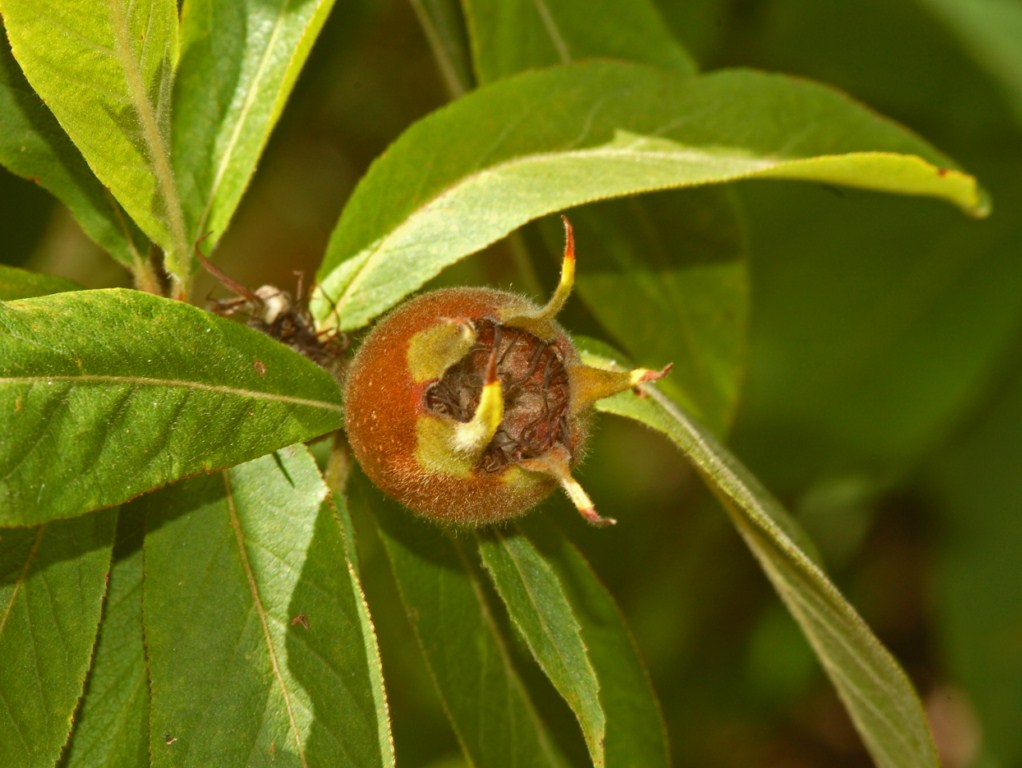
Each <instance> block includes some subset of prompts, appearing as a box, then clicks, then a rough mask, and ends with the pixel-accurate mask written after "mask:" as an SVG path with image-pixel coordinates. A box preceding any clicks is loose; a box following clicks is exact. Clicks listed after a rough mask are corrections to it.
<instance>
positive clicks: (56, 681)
mask: <svg viewBox="0 0 1022 768" xmlns="http://www.w3.org/2000/svg"><path fill="white" fill-rule="evenodd" d="M116 518H117V516H116V514H115V513H114V512H102V513H100V514H97V515H89V516H88V517H83V518H80V519H78V520H68V521H62V522H56V523H50V524H48V525H41V526H39V527H37V528H26V529H17V530H15V529H8V530H0V659H2V663H0V765H4V766H8V765H9V766H15V765H17V766H25V767H26V768H35V767H36V766H40V767H42V766H52V765H53V764H54V763H55V762H56V760H57V758H58V757H59V755H60V751H61V748H62V747H63V746H64V743H65V742H66V741H67V737H68V733H69V732H70V730H71V720H72V717H73V715H74V711H75V707H76V706H77V703H78V699H79V697H80V696H81V695H82V686H83V685H84V683H85V675H86V672H87V671H88V669H89V663H90V660H91V658H92V647H93V644H94V642H95V640H96V630H97V627H98V626H99V618H100V609H101V607H102V604H103V595H104V594H105V593H106V574H107V570H108V568H109V567H110V549H111V546H112V544H113V538H114V523H115V521H116Z"/></svg>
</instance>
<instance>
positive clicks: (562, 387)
mask: <svg viewBox="0 0 1022 768" xmlns="http://www.w3.org/2000/svg"><path fill="white" fill-rule="evenodd" d="M564 225H565V234H566V241H565V249H564V261H563V266H562V269H561V280H560V284H559V285H558V287H557V290H556V291H555V293H554V296H553V298H551V300H550V302H549V303H548V304H547V305H546V306H544V307H538V306H536V305H535V304H533V303H532V302H530V301H529V300H527V299H525V298H523V297H521V296H518V295H516V294H513V293H508V292H505V291H499V290H493V289H488V288H447V289H442V290H438V291H433V292H431V293H426V294H424V295H422V296H419V297H417V298H415V299H412V300H410V301H408V302H407V303H405V304H403V305H402V306H400V307H399V308H398V309H396V310H394V311H393V312H392V313H391V314H389V315H388V316H387V317H385V318H384V319H383V320H381V321H380V322H379V323H378V324H377V325H376V327H375V328H374V329H373V330H372V331H371V332H370V333H369V335H368V336H367V337H366V339H365V341H364V342H363V343H362V346H361V347H360V348H359V350H358V352H357V353H356V355H355V358H354V360H353V361H352V363H351V368H350V370H349V373H348V377H347V381H346V384H345V410H346V429H347V433H348V438H349V440H350V443H351V448H352V451H353V453H354V455H355V458H356V459H357V460H358V463H359V464H360V465H361V467H362V469H363V470H364V471H365V473H366V475H368V476H369V479H370V480H372V481H373V482H374V483H375V484H376V485H377V486H378V487H379V488H380V489H381V490H383V492H384V493H386V494H387V495H388V496H390V497H392V498H394V499H396V500H397V501H399V502H401V503H402V504H404V505H405V506H406V507H408V508H409V509H411V510H413V511H415V512H417V513H419V514H421V515H424V516H425V517H428V518H430V519H432V520H435V521H437V522H441V523H451V524H462V525H482V524H487V523H495V522H499V521H502V520H507V519H509V518H512V517H516V516H518V515H521V514H523V513H524V512H526V511H527V510H529V509H531V508H532V507H533V506H535V505H536V504H537V503H539V502H540V501H542V500H543V499H544V498H546V497H547V496H548V495H549V494H550V493H551V492H552V491H553V490H554V489H556V488H557V487H558V486H560V487H561V488H563V489H564V490H565V491H566V492H567V494H568V496H569V497H570V499H571V500H572V502H574V504H575V506H576V507H577V508H578V510H579V512H581V513H582V515H583V517H585V519H586V520H588V521H589V522H590V523H593V524H594V525H608V524H612V523H614V520H612V519H609V518H603V517H600V516H599V515H598V514H597V513H596V510H595V509H594V507H593V503H592V501H591V500H590V499H589V496H588V495H587V494H586V492H585V491H584V490H583V489H582V486H581V485H579V484H578V482H577V481H575V479H574V478H573V477H572V476H571V468H572V467H573V466H574V465H576V464H577V463H578V462H579V460H580V459H581V457H582V453H583V450H584V448H585V443H586V438H587V436H588V433H589V420H590V417H591V412H592V407H591V406H592V404H593V403H594V402H595V401H596V400H598V399H600V398H603V397H607V396H609V395H612V394H615V393H617V392H622V391H625V390H627V389H632V388H638V387H639V385H640V384H642V383H643V382H649V381H656V380H658V379H660V378H662V377H663V376H665V375H666V374H667V372H668V370H669V369H670V366H668V367H666V368H664V369H663V370H662V371H651V370H648V369H645V368H640V369H638V370H634V371H620V370H606V369H603V368H593V367H590V366H586V365H583V364H582V362H581V360H580V358H579V354H578V350H577V349H576V348H575V345H574V344H573V343H572V341H571V339H570V338H569V337H568V335H567V333H565V331H564V329H563V328H562V327H561V326H560V325H559V324H558V323H557V322H556V321H555V320H554V317H555V316H556V314H557V313H558V311H559V310H560V309H561V307H562V306H563V305H564V303H565V301H567V299H568V296H569V294H570V293H571V288H572V284H573V282H574V273H575V246H574V237H573V234H572V229H571V224H570V223H569V222H568V220H567V218H564Z"/></svg>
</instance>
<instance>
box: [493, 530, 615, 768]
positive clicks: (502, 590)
mask: <svg viewBox="0 0 1022 768" xmlns="http://www.w3.org/2000/svg"><path fill="white" fill-rule="evenodd" d="M478 542H479V554H480V555H481V556H482V560H483V565H485V566H486V570H487V571H489V574H490V576H491V577H492V579H493V583H494V585H495V586H496V587H497V592H498V593H499V594H500V597H501V599H502V600H503V601H504V604H505V605H506V606H507V609H508V612H509V613H510V615H511V620H512V621H513V622H514V624H515V626H516V627H517V628H518V630H519V631H520V632H521V633H522V636H523V637H524V638H525V642H526V643H527V644H528V646H529V650H530V651H532V655H533V656H534V657H535V658H536V661H537V662H538V663H539V666H540V667H541V668H542V669H543V672H544V673H545V674H546V676H547V677H548V678H549V679H550V682H551V683H553V685H554V688H556V689H557V692H558V693H560V694H561V696H562V697H563V698H564V700H565V701H566V702H567V703H568V706H570V707H571V710H572V712H574V713H575V717H577V718H578V722H579V725H580V726H582V734H583V736H585V740H586V746H587V747H588V748H589V756H590V758H592V761H593V765H594V766H603V765H604V764H605V762H606V761H605V756H604V741H605V731H606V726H607V718H606V716H605V714H604V712H603V708H602V707H601V705H600V683H599V681H598V680H597V677H596V671H595V670H594V669H593V666H592V664H590V663H589V656H588V653H587V651H586V647H585V643H584V642H583V640H582V629H581V627H580V626H579V623H578V620H577V619H576V618H575V615H574V612H573V611H572V607H571V604H570V603H569V602H568V598H567V596H566V595H565V593H564V589H563V587H562V586H561V583H560V582H559V581H558V579H557V575H556V574H555V573H554V570H553V568H552V567H551V566H550V565H549V564H548V563H546V562H545V561H544V560H543V558H542V557H541V556H540V555H539V553H538V552H537V551H536V549H535V548H534V547H533V546H532V545H531V544H530V543H529V541H528V539H526V538H525V537H524V536H521V535H518V536H514V535H511V536H508V535H506V534H505V533H503V532H502V531H492V532H489V533H488V534H487V535H482V536H479V537H478Z"/></svg>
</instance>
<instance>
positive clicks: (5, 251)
mask: <svg viewBox="0 0 1022 768" xmlns="http://www.w3.org/2000/svg"><path fill="white" fill-rule="evenodd" d="M659 6H660V9H661V12H662V14H663V15H664V17H665V19H666V20H667V22H668V23H669V24H670V26H671V27H672V29H673V30H674V31H675V33H676V34H677V35H678V37H679V38H680V39H681V40H682V41H683V42H684V44H685V45H686V46H688V47H689V49H690V50H691V51H692V52H693V54H694V56H695V58H696V59H697V60H698V61H699V63H700V66H701V68H702V69H703V70H711V69H717V68H720V67H732V66H750V67H756V68H762V69H767V70H772V71H781V72H785V73H790V74H795V75H802V76H805V77H808V78H813V79H816V80H820V81H822V82H825V83H830V84H832V85H834V86H836V87H838V88H840V89H843V90H845V91H847V92H848V93H850V94H851V95H853V96H854V97H856V98H858V99H860V100H862V101H863V102H865V103H867V104H869V105H870V106H872V107H874V108H875V109H877V110H878V111H880V112H881V113H883V114H885V115H888V116H890V117H892V118H894V119H896V120H898V121H900V122H901V123H902V124H904V125H906V126H908V127H909V128H911V129H913V130H915V131H917V132H918V133H919V134H921V135H922V136H924V137H926V138H927V139H928V140H930V141H931V142H932V143H934V144H935V145H936V146H938V147H939V148H940V149H942V150H944V151H945V152H947V153H949V154H950V155H951V156H952V157H954V158H955V159H956V160H957V161H958V162H959V163H961V164H962V165H963V166H964V167H965V168H966V169H967V170H969V171H970V172H972V173H974V174H976V175H977V176H978V177H979V179H980V180H981V182H982V183H983V184H984V185H985V186H986V187H987V189H988V190H989V191H990V192H991V193H992V196H993V200H994V213H993V215H992V216H991V217H990V218H989V219H987V220H984V221H972V220H969V219H966V218H965V217H964V216H962V215H961V214H959V213H958V212H957V211H955V210H953V209H951V208H950V207H948V206H946V205H944V204H941V203H937V202H932V201H926V200H915V199H908V198H898V197H888V196H882V195H875V194H867V193H859V192H855V191H849V190H836V189H832V188H828V187H823V186H810V185H797V184H783V183H767V182H756V183H747V184H741V185H738V186H737V191H738V195H739V198H740V200H741V203H742V205H743V209H744V214H745V218H746V225H747V231H748V232H747V234H748V243H749V259H750V272H751V296H752V311H751V320H750V328H749V339H748V359H747V366H746V373H745V380H744V387H743V393H742V397H741V402H740V405H739V409H738V413H737V414H736V416H735V423H734V426H733V429H732V431H731V433H730V437H729V444H730V445H731V446H732V447H733V449H734V451H735V452H736V453H737V454H738V456H739V457H740V458H741V459H742V460H743V461H744V462H746V463H747V464H748V465H749V466H750V467H751V468H752V469H753V470H754V471H755V472H756V473H757V474H758V475H759V476H760V478H761V479H762V480H763V481H764V483H765V484H766V485H767V486H768V487H769V488H771V490H773V491H774V492H775V493H776V494H777V495H778V496H779V497H780V498H781V500H782V501H783V502H784V503H785V504H786V505H787V506H788V507H789V508H790V509H791V510H793V511H794V512H795V513H796V514H797V516H798V517H799V518H800V519H801V520H802V522H803V524H804V525H805V526H806V528H807V529H808V530H809V531H810V533H811V535H812V536H813V537H814V539H815V540H816V541H817V543H818V544H819V546H820V548H821V550H822V552H823V555H824V558H825V560H826V562H827V564H828V567H829V568H830V570H831V573H832V575H833V576H834V578H835V580H836V581H837V583H838V584H839V586H840V587H841V588H842V589H843V590H844V592H845V593H846V595H847V596H848V597H849V598H850V599H851V600H852V602H853V603H854V604H855V605H856V606H857V607H858V608H859V610H860V611H861V613H862V614H863V616H864V618H865V619H866V620H867V622H868V623H869V624H870V625H871V626H872V627H873V628H874V630H875V631H876V633H877V634H878V635H879V637H880V638H881V640H882V641H883V642H884V643H885V644H886V645H887V646H888V647H889V648H891V649H892V651H893V652H894V653H895V655H896V656H897V657H898V658H899V659H900V660H901V661H902V663H903V664H904V665H905V667H906V668H907V670H908V672H909V674H910V675H911V677H912V678H913V680H914V681H915V682H916V684H917V686H918V688H919V690H920V692H921V695H922V696H923V699H924V701H925V703H926V705H927V709H928V712H929V713H930V715H931V721H932V723H933V725H934V730H935V734H936V737H937V741H938V745H939V747H940V749H941V752H942V757H943V759H944V762H945V764H946V765H948V766H951V767H952V768H953V767H954V766H1016V765H1022V575H1020V571H1022V480H1020V477H1022V470H1020V468H1019V464H1020V460H1022V428H1020V427H1022V345H1020V343H1019V342H1020V340H1022V42H1019V41H1022V3H1019V2H1013V1H1012V0H886V1H885V0H845V2H842V3H820V2H818V1H817V2H814V1H813V0H770V1H767V0H730V1H729V2H727V1H724V0H689V1H686V2H682V1H681V0H660V2H659ZM1016 33H1017V34H1016ZM1012 40H1014V41H1016V43H1018V44H1017V45H1015V46H1014V47H1013V45H1012V42H1011V41H1012ZM446 100H447V95H446V93H445V91H444V87H443V83H442V81H441V78H440V76H439V74H438V72H437V69H436V67H435V65H434V63H433V59H432V55H431V52H430V50H429V47H428V45H427V43H426V39H425V37H424V35H423V33H422V31H421V29H420V27H419V24H418V21H417V19H416V16H415V13H414V12H413V9H412V6H411V5H410V4H409V3H407V2H405V1H404V0H393V1H391V0H358V1H357V2H347V3H339V4H338V6H337V8H336V9H335V10H334V13H333V15H332V17H331V19H330V21H329V22H328V24H327V27H326V29H325V30H324V33H323V36H322V38H321V40H320V42H319V43H318V44H317V47H316V49H315V51H314V53H313V56H312V58H311V59H310V62H309V65H308V68H307V70H306V71H305V72H304V73H303V75H302V77H301V79H300V81H299V84H298V88H297V91H296V93H295V96H294V98H293V99H292V102H291V104H290V105H289V106H288V108H287V110H286V111H285V113H284V117H283V119H282V121H281V124H280V126H279V128H278V129H277V131H276V133H275V135H274V137H273V139H272V140H271V144H270V147H269V149H268V151H267V153H266V155H265V157H264V160H263V162H262V165H261V167H260V170H259V172H258V174H257V176H256V178H255V181H254V182H253V185H252V187H251V189H250V190H249V192H248V194H247V195H246V197H245V199H244V201H243V203H242V207H241V209H240V211H239V215H238V216H237V218H236V220H235V223H234V225H233V226H232V228H231V230H230V231H229V232H228V233H227V235H226V236H225V238H224V240H223V241H222V245H221V246H220V248H219V251H218V254H217V258H218V262H219V264H220V265H221V266H222V267H223V268H224V269H225V270H226V271H227V272H229V273H230V274H232V275H233V276H234V277H236V278H237V279H238V280H240V281H241V282H243V283H246V284H249V285H259V284H261V283H265V282H271V283H276V284H279V285H283V286H292V285H294V283H295V281H296V277H295V275H294V271H295V270H301V271H304V273H305V274H306V275H311V274H312V273H313V272H314V271H315V268H316V266H317V265H318V262H319V259H320V257H321V255H322V253H323V250H324V248H325V245H326V241H327V238H328V236H329V233H330V231H331V229H332V227H333V225H334V223H335V222H336V220H337V216H338V214H339V212H340V210H341V207H342V205H343V202H344V200H345V199H346V197H347V196H348V194H349V193H350V191H351V189H352V188H353V186H354V184H355V183H356V182H357V180H358V179H359V177H360V176H361V175H362V174H363V173H364V172H365V169H366V168H367V166H368V164H369V163H370V162H371V161H372V159H373V158H374V157H375V156H376V155H378V154H379V153H380V152H382V151H383V149H384V148H385V147H386V146H387V144H388V143H389V142H390V141H391V140H393V139H394V138H395V137H396V136H397V135H398V134H399V133H400V132H401V131H402V130H403V129H404V128H405V127H406V126H408V125H409V124H410V123H411V122H412V121H414V120H415V119H417V118H418V117H420V116H422V115H424V114H426V113H427V112H429V111H430V110H432V109H434V108H435V107H437V106H439V105H441V104H443V103H444V102H445V101H446ZM0 231H2V232H3V233H4V235H3V245H2V254H0V259H2V261H4V262H5V263H10V264H15V265H21V266H26V267H29V268H33V269H38V270H41V271H45V272H51V273H55V274H60V275H64V276H67V277H71V278H74V279H76V280H78V281H79V282H80V283H82V284H83V285H85V286H87V287H101V286H108V285H115V284H126V282H127V275H126V274H125V273H124V272H123V271H122V270H121V269H120V268H119V267H117V266H116V265H115V264H114V263H113V262H112V261H111V260H109V259H107V258H106V257H105V256H103V254H101V253H100V252H99V251H98V249H97V248H96V247H95V246H94V245H92V244H91V243H90V242H89V241H88V240H87V239H86V238H85V237H84V236H83V235H82V234H81V233H80V231H79V230H78V229H77V226H76V225H75V224H74V223H73V222H72V221H71V219H70V217H69V216H68V215H67V214H66V213H65V212H64V211H62V210H60V209H59V208H58V207H57V206H55V205H54V203H53V202H52V200H51V199H50V198H49V196H48V195H47V194H46V193H45V192H43V191H42V190H39V189H37V188H35V187H33V186H32V185H31V184H28V183H26V182H24V181H21V180H19V179H16V178H14V177H12V176H10V175H9V174H7V173H6V172H2V171H0ZM536 240H538V238H537V237H532V238H528V237H527V238H526V240H525V242H533V241H536ZM684 246H685V244H684V243H678V249H679V252H680V251H682V250H683V249H684ZM579 249H580V269H581V270H583V271H584V270H585V244H584V242H580V243H579ZM520 267H521V257H520V255H515V253H514V252H513V251H512V249H510V248H508V247H507V246H506V245H498V246H496V247H494V248H492V249H490V250H488V251H487V252H485V253H483V254H480V255H478V256H475V257H473V258H471V259H469V260H467V261H466V262H464V263H462V264H460V265H458V266H457V267H455V268H454V269H452V270H449V271H448V273H446V274H445V275H444V276H443V277H442V278H441V279H440V281H439V282H486V283H492V284H497V285H503V286H508V285H511V286H514V287H516V288H518V289H521V290H531V289H535V288H537V287H538V286H536V285H535V284H534V282H535V279H534V278H531V277H523V274H522V273H521V272H520ZM532 272H533V274H538V275H539V276H540V280H541V281H542V282H545V283H546V284H550V283H552V282H553V279H554V277H555V274H554V272H555V270H554V269H552V268H551V266H550V262H548V261H546V260H544V258H537V260H536V262H535V265H534V268H533V270H532ZM213 288H214V287H213V284H212V282H211V281H208V280H207V282H206V284H205V285H203V286H200V288H199V289H198V291H197V294H198V295H200V296H203V295H205V294H206V292H207V291H212V290H213ZM573 312H574V315H571V316H569V317H568V324H569V326H570V327H572V328H573V329H574V330H576V331H581V332H587V333H594V334H599V333H600V331H599V329H598V328H597V326H595V324H594V323H593V322H592V321H591V319H590V318H589V317H588V316H587V315H586V314H585V313H584V311H582V310H581V309H579V308H578V307H575V308H573ZM641 362H642V363H644V364H648V365H660V364H662V363H664V362H666V361H663V360H643V361H641ZM590 456H591V458H590V459H589V461H588V463H587V464H586V466H585V467H584V468H583V471H582V480H583V482H585V484H586V486H587V488H588V489H589V491H590V493H591V495H592V496H593V497H594V498H596V499H598V501H599V504H600V507H601V508H602V509H603V510H606V511H608V513H612V514H613V515H614V516H615V517H617V518H618V519H619V520H621V525H619V526H618V527H617V528H616V529H614V530H612V531H595V530H588V529H585V528H584V527H583V526H582V525H581V524H580V522H579V521H578V520H577V519H575V514H574V512H573V511H572V510H570V509H569V506H568V504H567V503H564V502H562V501H561V500H557V501H554V502H551V503H549V504H548V505H547V507H546V508H545V510H544V512H543V514H547V515H550V516H551V517H553V518H555V519H556V520H557V521H558V522H559V523H561V524H562V527H563V529H564V531H565V535H569V536H571V537H572V538H574V539H576V540H577V541H578V543H579V545H580V546H581V547H582V548H583V550H584V551H585V552H586V553H587V554H588V555H589V557H590V559H591V561H592V563H593V565H594V567H595V568H596V570H597V572H598V573H599V574H600V575H601V576H602V577H603V578H604V579H605V580H606V582H607V583H608V585H609V586H610V588H611V591H612V592H613V593H614V594H615V595H616V596H617V598H618V600H619V602H620V604H621V606H622V609H623V611H624V613H625V615H626V617H627V618H628V621H629V623H630V624H631V626H632V628H633V630H634V632H635V635H636V639H637V642H638V644H639V646H640V647H641V649H642V651H643V653H644V655H645V657H646V660H647V662H648V664H649V669H650V673H651V675H652V677H653V680H654V684H655V686H656V688H657V691H658V693H659V695H660V697H661V701H662V703H663V707H664V714H665V719H666V721H667V724H668V728H669V730H670V735H671V742H672V747H673V752H674V760H675V763H676V764H677V765H679V766H689V765H691V766H750V765H755V766H768V765H769V766H823V765H825V766H860V765H869V764H870V762H869V759H868V757H867V756H866V755H865V753H864V751H863V750H862V748H861V746H860V745H859V742H858V739H857V737H856V736H855V734H854V732H853V730H852V728H851V725H850V723H849V722H848V720H847V718H846V716H845V715H844V713H843V710H842V708H841V706H840V704H839V702H838V701H837V699H836V696H835V695H834V693H833V691H832V690H831V688H830V687H829V685H828V683H827V682H826V680H825V679H824V676H823V674H822V672H821V670H820V669H819V668H818V666H817V665H816V662H815V661H814V659H813V657H812V655H811V653H810V651H809V649H808V646H807V645H806V643H805V642H804V641H803V640H802V638H801V635H800V634H799V632H798V630H797V628H796V627H795V625H794V623H793V622H792V621H791V620H790V619H789V618H788V616H787V614H786V613H785V612H784V610H783V609H782V607H781V605H780V603H779V601H778V600H777V598H776V597H775V596H774V594H773V593H772V591H771V589H770V587H769V585H768V583H767V582H766V580H765V579H764V578H763V576H762V575H761V574H760V572H759V571H758V569H757V567H756V565H755V563H754V562H753V560H752V558H751V557H750V556H749V554H748V553H747V552H746V551H745V549H744V547H743V545H742V543H741V541H740V540H739V538H738V536H737V535H736V533H735V532H734V531H733V529H732V528H731V527H730V525H729V524H728V523H727V521H726V518H725V516H724V515H723V514H721V513H720V510H719V509H717V508H716V506H715V503H714V502H713V501H712V500H710V499H709V498H708V495H707V494H706V493H705V492H704V491H703V490H702V489H701V488H700V487H699V485H698V483H697V482H694V481H693V478H692V477H691V476H690V474H689V473H688V472H687V471H686V470H685V468H684V466H683V464H682V463H681V462H679V460H678V458H677V456H676V455H675V453H674V451H673V449H672V448H670V447H669V446H668V445H667V444H666V442H664V441H662V440H660V439H659V438H657V437H655V436H654V435H652V434H649V433H646V432H644V431H642V430H641V429H639V428H637V427H635V426H634V425H630V424H625V423H619V422H615V421H613V420H605V421H604V422H602V423H601V425H600V427H599V429H598V434H597V437H596V440H595V445H594V446H593V449H592V451H591V453H590ZM610 511H612V512H610ZM364 538H365V539H366V540H364V541H363V542H362V544H363V546H364V549H365V553H364V556H365V558H366V562H365V569H366V582H367V584H366V588H367V591H368V593H369V594H368V596H369V600H370V605H371V607H372V608H373V611H374V617H375V619H376V622H377V626H378V630H379V636H380V641H381V645H382V653H383V657H384V668H385V672H386V677H387V683H388V695H389V698H390V702H391V706H392V711H393V715H394V720H395V724H394V732H395V738H396V740H397V747H398V759H399V760H401V761H402V762H403V763H405V764H408V765H424V764H429V763H434V764H436V765H441V764H445V765H446V764H448V761H451V762H450V764H452V765H456V764H458V763H457V758H456V757H452V756H453V755H456V744H455V741H454V738H453V736H452V735H451V733H450V730H449V728H447V726H446V725H445V723H444V718H443V713H442V711H441V709H440V706H439V702H438V699H437V697H436V695H435V694H434V693H433V692H432V691H431V689H430V684H429V680H428V678H427V676H426V673H425V670H424V668H423V666H422V664H421V661H420V658H419V655H418V650H417V648H416V647H415V644H414V641H413V639H412V636H411V633H410V630H409V629H408V627H407V624H406V621H405V619H404V617H403V615H401V613H400V609H399V604H398V600H397V598H396V595H395V593H394V588H393V585H392V584H391V583H390V576H389V573H388V571H387V569H386V567H385V564H384V563H383V562H382V558H381V557H379V556H378V553H377V551H376V550H375V544H374V542H373V541H372V540H371V539H369V538H368V537H364ZM551 716H552V717H557V716H563V713H560V714H558V713H557V712H554V713H552V714H551Z"/></svg>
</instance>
